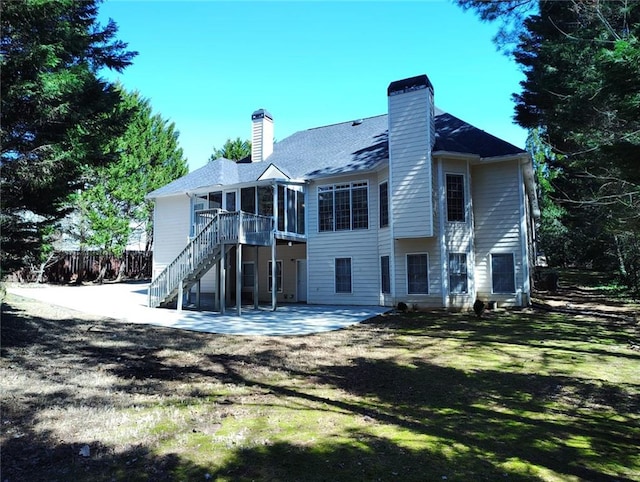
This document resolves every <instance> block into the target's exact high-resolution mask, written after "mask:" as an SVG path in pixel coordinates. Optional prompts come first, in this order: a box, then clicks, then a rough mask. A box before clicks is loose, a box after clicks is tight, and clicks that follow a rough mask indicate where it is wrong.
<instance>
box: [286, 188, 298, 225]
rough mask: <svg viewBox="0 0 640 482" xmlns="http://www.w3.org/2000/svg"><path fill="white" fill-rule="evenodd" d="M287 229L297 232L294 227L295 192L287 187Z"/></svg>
mask: <svg viewBox="0 0 640 482" xmlns="http://www.w3.org/2000/svg"><path fill="white" fill-rule="evenodd" d="M287 231H289V232H290V233H297V232H298V230H297V229H296V192H295V191H294V190H293V189H290V188H287Z"/></svg>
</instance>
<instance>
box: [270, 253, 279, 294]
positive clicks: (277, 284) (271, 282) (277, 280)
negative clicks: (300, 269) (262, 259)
mask: <svg viewBox="0 0 640 482" xmlns="http://www.w3.org/2000/svg"><path fill="white" fill-rule="evenodd" d="M272 266H273V262H272V261H269V273H268V275H267V276H268V278H269V293H271V287H272V286H273V276H272V273H273V271H272V270H271V267H272ZM276 287H277V288H278V289H277V291H278V293H282V261H276Z"/></svg>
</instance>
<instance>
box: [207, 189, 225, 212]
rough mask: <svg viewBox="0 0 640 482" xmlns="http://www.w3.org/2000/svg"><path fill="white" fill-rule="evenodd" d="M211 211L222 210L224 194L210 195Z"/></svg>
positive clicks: (214, 193) (218, 192)
mask: <svg viewBox="0 0 640 482" xmlns="http://www.w3.org/2000/svg"><path fill="white" fill-rule="evenodd" d="M209 209H222V192H221V191H217V192H210V193H209Z"/></svg>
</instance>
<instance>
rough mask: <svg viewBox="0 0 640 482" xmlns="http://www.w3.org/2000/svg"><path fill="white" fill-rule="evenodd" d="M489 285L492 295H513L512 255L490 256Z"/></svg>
mask: <svg viewBox="0 0 640 482" xmlns="http://www.w3.org/2000/svg"><path fill="white" fill-rule="evenodd" d="M491 283H492V292H493V293H515V291H516V281H515V268H514V263H513V253H506V254H492V255H491Z"/></svg>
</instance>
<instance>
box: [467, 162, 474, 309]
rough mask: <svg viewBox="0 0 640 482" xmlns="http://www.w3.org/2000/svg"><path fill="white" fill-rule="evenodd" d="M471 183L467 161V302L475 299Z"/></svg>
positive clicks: (469, 167)
mask: <svg viewBox="0 0 640 482" xmlns="http://www.w3.org/2000/svg"><path fill="white" fill-rule="evenodd" d="M471 183H472V179H471V164H470V162H469V161H467V189H468V195H469V197H468V199H469V262H468V263H467V279H468V282H469V302H470V303H471V304H473V302H475V300H476V229H475V217H474V215H473V194H472V193H473V186H472V185H471ZM469 268H471V269H469ZM469 271H471V276H469Z"/></svg>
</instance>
